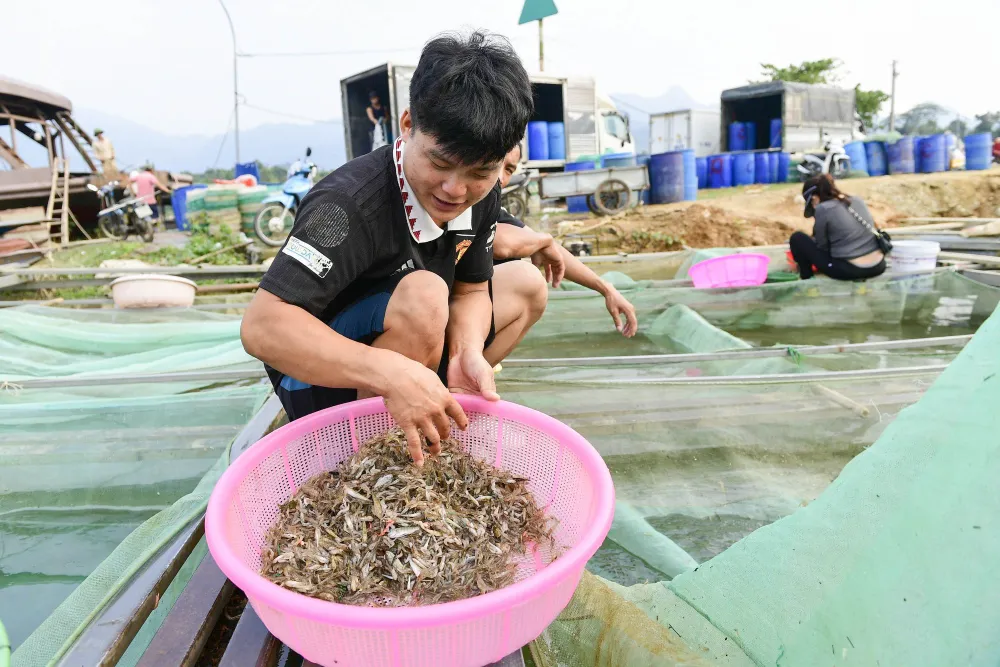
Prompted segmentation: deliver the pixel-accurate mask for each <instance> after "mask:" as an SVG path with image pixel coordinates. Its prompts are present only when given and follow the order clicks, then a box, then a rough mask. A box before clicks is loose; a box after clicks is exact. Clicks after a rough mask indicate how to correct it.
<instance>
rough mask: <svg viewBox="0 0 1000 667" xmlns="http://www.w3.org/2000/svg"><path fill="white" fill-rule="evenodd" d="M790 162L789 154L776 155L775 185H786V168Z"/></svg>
mask: <svg viewBox="0 0 1000 667" xmlns="http://www.w3.org/2000/svg"><path fill="white" fill-rule="evenodd" d="M791 162H792V156H791V154H789V153H778V179H777V180H776V181H775V182H776V183H786V182H788V167H789V165H790V164H791Z"/></svg>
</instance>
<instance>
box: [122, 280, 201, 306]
mask: <svg viewBox="0 0 1000 667" xmlns="http://www.w3.org/2000/svg"><path fill="white" fill-rule="evenodd" d="M195 289H196V285H195V284H194V282H193V281H191V280H188V279H187V278H181V277H180V276H168V275H162V274H156V273H139V274H136V275H134V276H124V277H122V278H118V279H117V280H114V281H113V282H112V283H111V298H112V299H113V300H114V302H115V308H190V307H191V306H192V305H194V293H195Z"/></svg>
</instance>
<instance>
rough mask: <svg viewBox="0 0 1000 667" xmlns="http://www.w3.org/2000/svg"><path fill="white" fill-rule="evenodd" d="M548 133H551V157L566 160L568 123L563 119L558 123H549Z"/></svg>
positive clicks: (551, 158)
mask: <svg viewBox="0 0 1000 667" xmlns="http://www.w3.org/2000/svg"><path fill="white" fill-rule="evenodd" d="M548 133H549V159H550V160H565V159H566V125H565V124H564V123H563V122H562V121H559V122H557V123H549V128H548Z"/></svg>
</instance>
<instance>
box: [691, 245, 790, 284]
mask: <svg viewBox="0 0 1000 667" xmlns="http://www.w3.org/2000/svg"><path fill="white" fill-rule="evenodd" d="M770 261H771V258H770V257H768V256H767V255H759V254H756V253H739V254H735V255H724V256H722V257H713V258H712V259H706V260H704V261H701V262H698V263H697V264H695V265H693V266H692V267H691V268H690V269H688V275H689V276H690V277H691V280H692V282H694V286H695V287H699V288H706V287H749V286H752V285H762V284H764V281H765V280H767V265H768V263H770Z"/></svg>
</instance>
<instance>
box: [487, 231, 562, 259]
mask: <svg viewBox="0 0 1000 667" xmlns="http://www.w3.org/2000/svg"><path fill="white" fill-rule="evenodd" d="M551 243H552V237H551V236H549V235H548V234H542V233H540V232H536V231H534V230H533V229H529V228H527V227H517V226H515V225H511V224H506V223H500V224H498V225H497V235H496V238H495V239H494V240H493V256H494V257H496V258H497V259H523V258H525V257H531V256H532V255H534V254H535V253H536V252H538V251H539V250H541V249H542V248H546V247H548V246H549V244H551Z"/></svg>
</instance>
